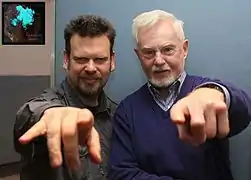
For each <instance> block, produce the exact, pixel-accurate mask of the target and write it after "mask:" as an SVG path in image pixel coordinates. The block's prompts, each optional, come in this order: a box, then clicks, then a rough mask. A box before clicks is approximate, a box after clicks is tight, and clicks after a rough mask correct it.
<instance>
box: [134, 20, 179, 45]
mask: <svg viewBox="0 0 251 180" xmlns="http://www.w3.org/2000/svg"><path fill="white" fill-rule="evenodd" d="M138 41H139V44H140V45H141V46H155V45H157V44H158V45H160V44H175V43H177V33H176V31H175V29H174V27H173V24H172V23H171V22H169V21H164V20H163V21H159V22H157V23H156V24H154V25H152V26H150V27H147V26H146V27H142V28H140V29H139V32H138Z"/></svg>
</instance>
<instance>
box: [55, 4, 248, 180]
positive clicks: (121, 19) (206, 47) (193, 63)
mask: <svg viewBox="0 0 251 180" xmlns="http://www.w3.org/2000/svg"><path fill="white" fill-rule="evenodd" d="M160 8H162V9H164V10H168V11H171V12H173V13H174V14H175V15H177V17H178V18H180V19H182V20H184V21H185V32H186V36H187V37H188V39H189V40H190V53H189V57H188V62H187V71H188V73H193V74H198V75H206V76H210V77H218V78H221V79H223V80H227V81H230V82H232V83H234V84H236V85H238V86H239V87H242V88H244V89H245V90H247V91H248V92H249V93H250V95H251V83H250V82H251V81H250V79H251V63H250V60H251V41H250V40H251V35H250V29H251V21H250V17H251V1H250V0H239V1H235V0H221V1H218V0H211V1H197V0H190V1H179V0H172V1H171V0H169V1H167V0H155V1H151V0H137V1H135V0H126V1H124V0H123V1H122V0H106V1H104V2H103V1H99V0H85V1H83V0H74V3H71V8H69V1H67V0H60V1H57V5H56V32H57V33H56V52H55V53H56V77H55V78H56V82H57V83H59V82H60V81H61V80H62V79H63V78H64V74H63V71H62V58H63V56H62V51H63V48H64V41H63V29H64V26H65V24H66V23H67V22H68V20H70V19H71V18H72V17H74V16H77V15H79V14H85V13H95V14H99V15H102V16H104V17H106V18H108V19H109V20H111V22H112V23H113V24H114V25H115V27H116V29H117V34H118V36H117V41H116V45H115V50H116V54H117V71H116V72H115V74H114V75H113V76H112V77H111V79H110V82H109V84H108V86H107V92H108V93H109V94H110V96H111V97H113V98H114V100H116V101H120V100H121V99H123V98H124V97H125V96H126V95H128V94H129V93H131V92H132V91H134V90H135V89H137V88H138V87H139V86H140V85H141V84H143V83H144V82H145V77H144V75H143V73H142V71H141V69H140V66H139V63H138V60H137V59H136V57H135V55H134V52H133V41H132V38H131V23H132V18H133V17H134V16H135V14H137V13H139V12H142V11H145V10H153V9H160ZM250 133H251V130H250V128H249V129H247V130H246V131H245V132H244V133H242V134H240V135H238V136H236V137H234V138H233V139H232V140H231V155H232V157H231V160H232V163H233V172H234V176H235V177H236V180H249V179H251V174H250V175H249V173H248V172H249V169H250V166H251V157H250V156H251V145H250V144H251V140H249V139H250V138H249V137H251V135H250Z"/></svg>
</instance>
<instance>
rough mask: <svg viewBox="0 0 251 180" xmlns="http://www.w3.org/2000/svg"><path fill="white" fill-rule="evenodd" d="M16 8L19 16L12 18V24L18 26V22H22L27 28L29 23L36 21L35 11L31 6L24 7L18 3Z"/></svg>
mask: <svg viewBox="0 0 251 180" xmlns="http://www.w3.org/2000/svg"><path fill="white" fill-rule="evenodd" d="M16 10H17V12H18V13H17V14H18V15H17V17H15V18H13V19H11V24H12V25H13V26H17V25H18V23H21V24H22V27H23V28H24V29H27V26H28V25H32V24H33V22H34V14H35V11H34V10H32V9H31V8H28V7H26V8H23V7H22V6H20V5H18V6H16Z"/></svg>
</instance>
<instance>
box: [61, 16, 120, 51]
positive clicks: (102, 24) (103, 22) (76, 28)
mask: <svg viewBox="0 0 251 180" xmlns="http://www.w3.org/2000/svg"><path fill="white" fill-rule="evenodd" d="M74 34H78V35H79V36H81V37H91V38H92V37H98V36H102V35H106V36H107V38H108V39H109V41H110V50H111V52H112V51H113V46H114V40H115V37H116V30H115V29H114V27H113V25H112V24H111V23H110V22H109V21H108V20H107V19H105V18H103V17H101V16H97V15H82V16H78V17H77V18H75V19H72V20H71V21H70V22H69V24H67V25H66V27H65V30H64V39H65V52H66V53H67V54H68V55H69V54H70V51H71V44H70V40H71V37H72V36H73V35H74Z"/></svg>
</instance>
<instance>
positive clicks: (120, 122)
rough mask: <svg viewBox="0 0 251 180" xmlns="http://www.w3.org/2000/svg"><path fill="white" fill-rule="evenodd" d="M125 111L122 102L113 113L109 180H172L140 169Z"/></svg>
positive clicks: (130, 126) (126, 110)
mask: <svg viewBox="0 0 251 180" xmlns="http://www.w3.org/2000/svg"><path fill="white" fill-rule="evenodd" d="M127 112H128V109H126V108H124V106H123V102H122V103H121V104H120V105H119V107H118V109H117V111H116V113H115V115H114V119H113V123H114V124H113V136H112V145H111V154H110V169H109V180H121V179H123V180H132V179H133V180H174V179H173V178H171V177H168V176H161V177H160V176H156V175H154V174H149V173H147V172H144V171H143V170H142V169H140V167H139V164H138V162H137V159H136V157H135V153H134V150H133V144H132V138H133V137H132V124H130V122H131V121H130V119H129V117H130V116H128V115H127Z"/></svg>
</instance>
